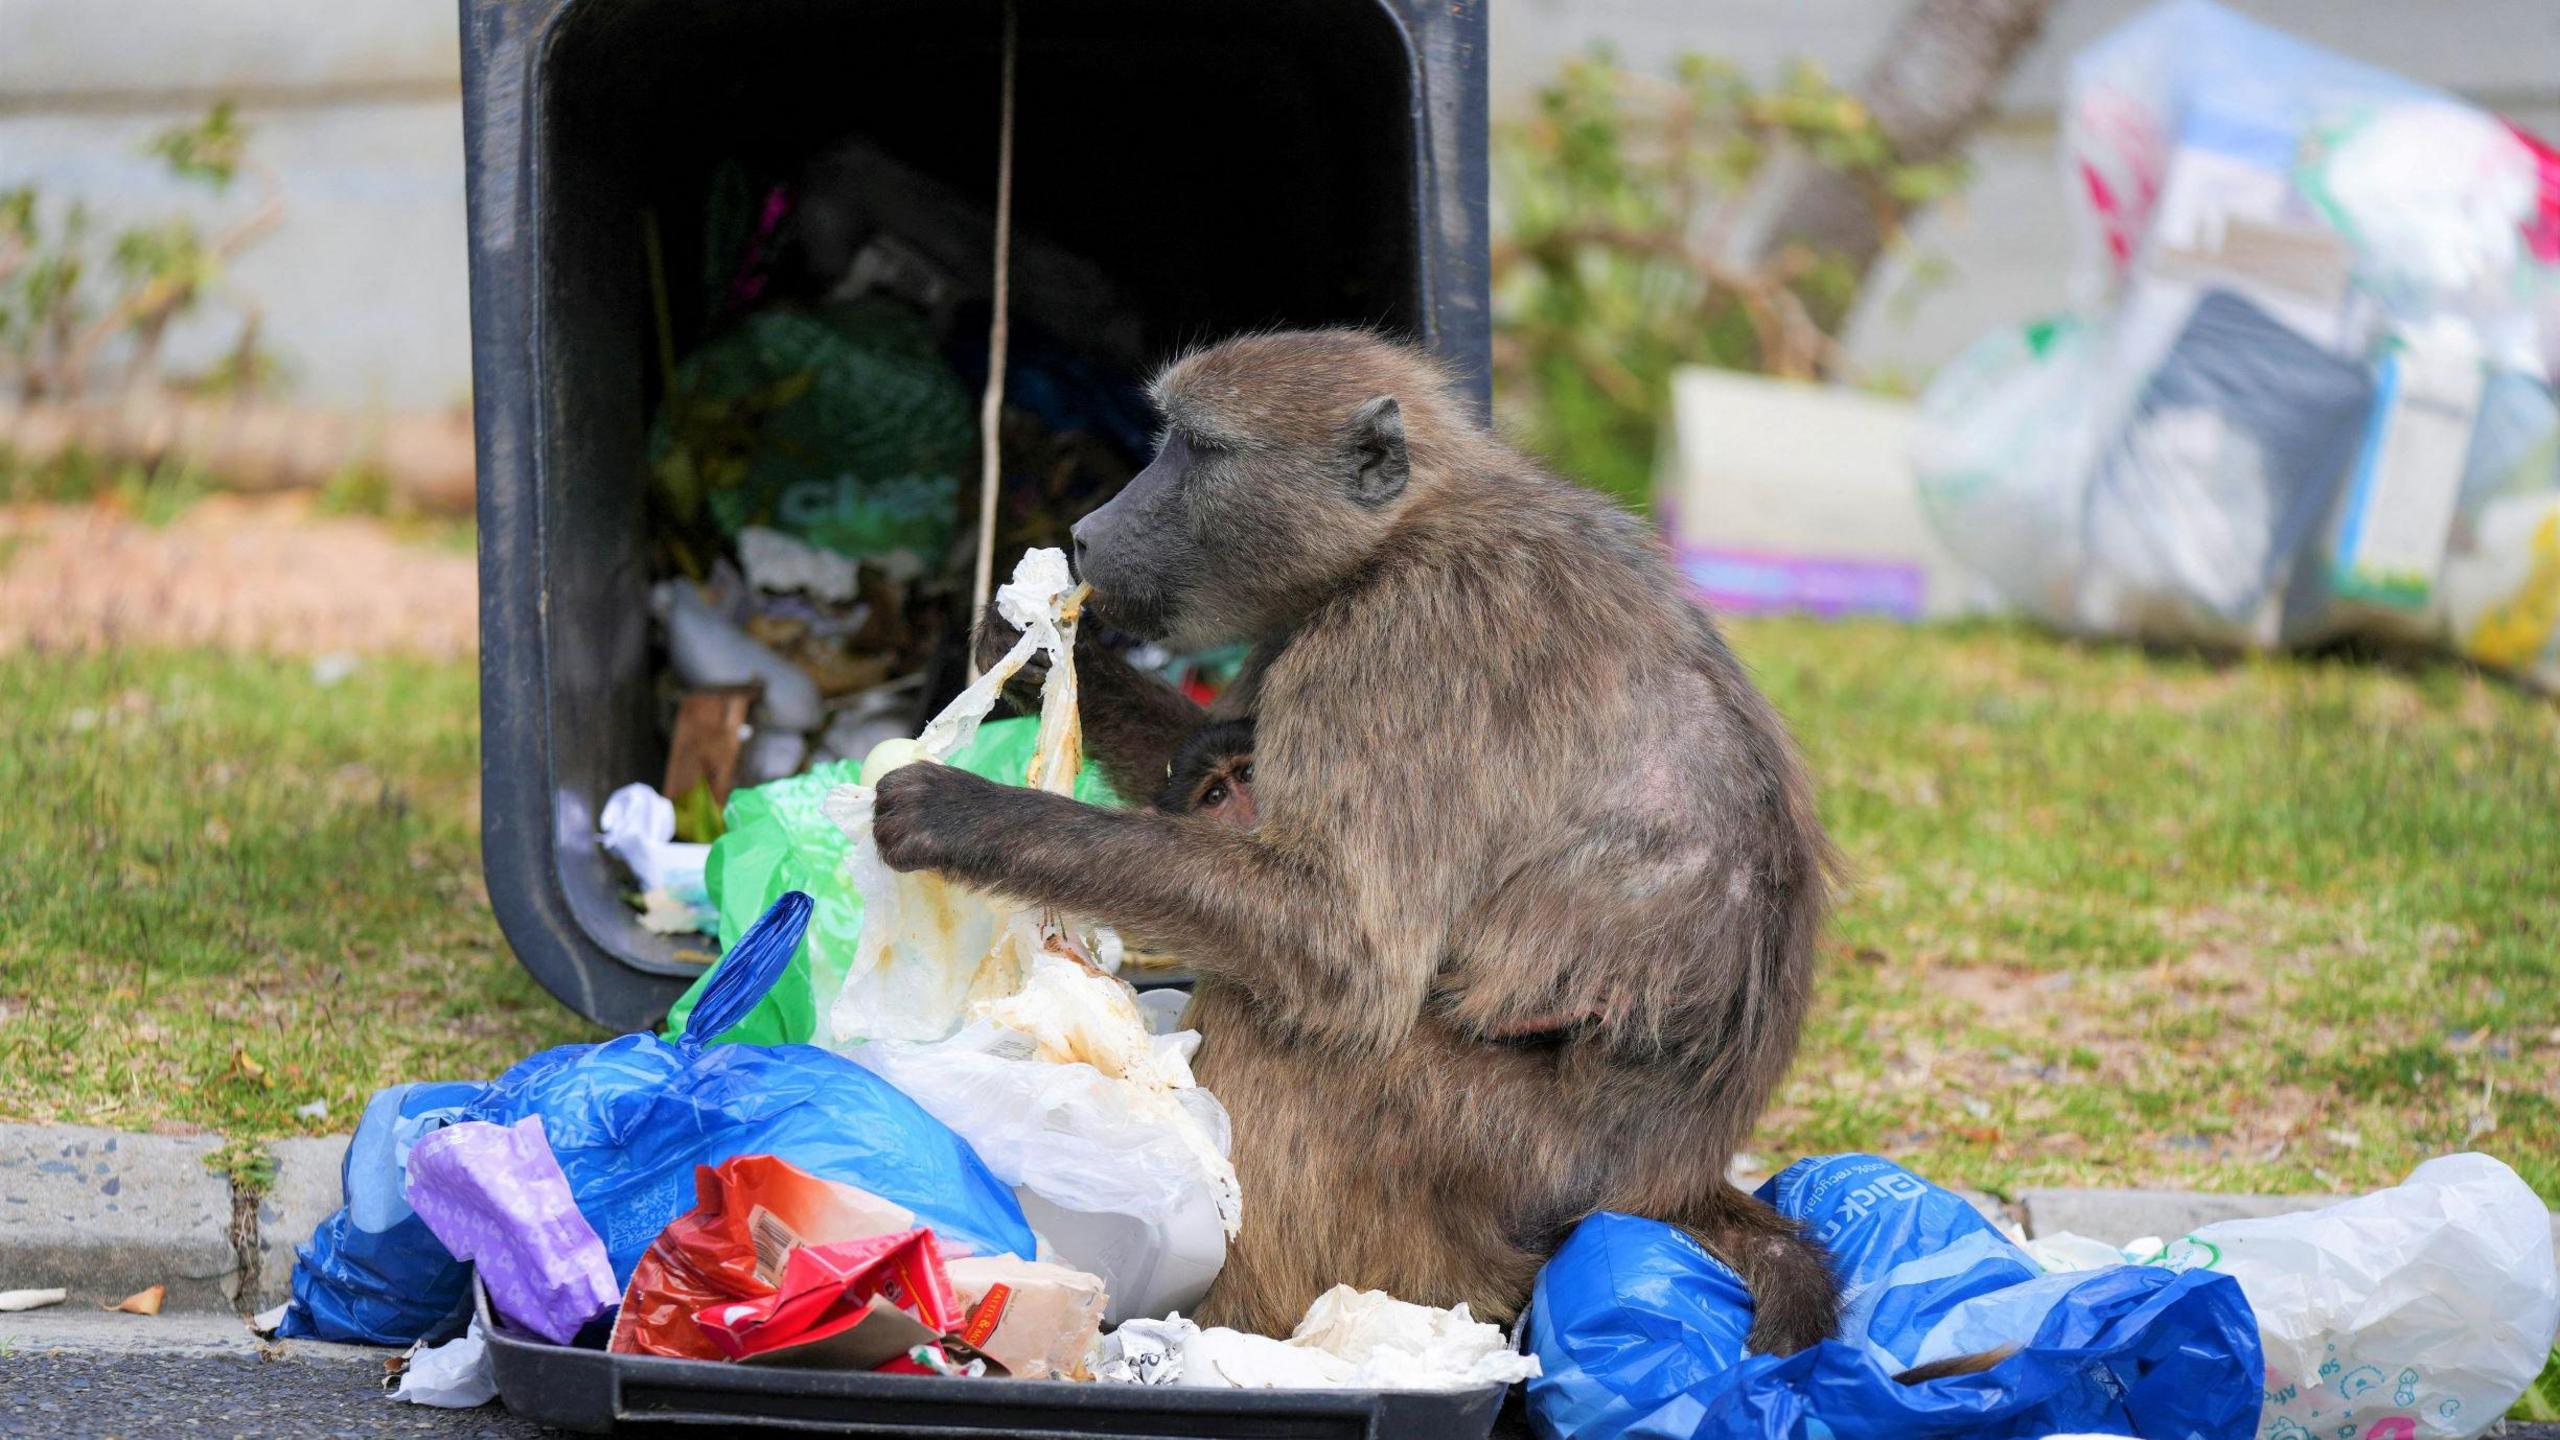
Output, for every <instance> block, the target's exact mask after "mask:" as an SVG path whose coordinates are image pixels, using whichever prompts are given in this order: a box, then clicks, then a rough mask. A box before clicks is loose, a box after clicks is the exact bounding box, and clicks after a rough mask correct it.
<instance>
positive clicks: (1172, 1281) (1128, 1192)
mask: <svg viewBox="0 0 2560 1440" xmlns="http://www.w3.org/2000/svg"><path fill="white" fill-rule="evenodd" d="M1082 600H1083V591H1082V590H1081V589H1080V588H1079V587H1078V586H1077V585H1076V583H1075V580H1074V577H1073V576H1072V575H1071V574H1070V573H1069V571H1068V568H1067V563H1066V556H1065V555H1064V554H1062V553H1061V552H1059V551H1056V550H1034V551H1031V552H1029V553H1027V554H1025V555H1024V556H1023V557H1022V560H1021V563H1020V564H1019V565H1018V566H1017V567H1016V568H1015V571H1014V574H1013V578H1012V579H1011V580H1010V581H1008V582H1007V583H1006V584H1004V585H1003V586H1000V587H999V588H998V589H997V591H996V605H997V608H998V609H999V610H1000V611H1001V612H1002V613H1003V615H1004V617H1005V618H1006V619H1007V620H1009V621H1011V622H1012V623H1013V624H1014V625H1015V626H1017V627H1019V628H1020V630H1021V632H1022V635H1021V638H1020V640H1018V641H1017V642H1016V643H1015V645H1014V646H1013V649H1012V650H1011V652H1010V653H1008V654H1007V655H1005V656H1004V657H1003V659H1001V660H1000V661H998V662H997V663H996V664H995V665H993V666H991V667H989V669H988V670H987V671H986V673H984V674H982V675H981V676H979V677H978V679H977V681H976V682H975V683H974V684H972V685H971V686H970V687H969V688H968V689H967V690H965V691H963V692H962V693H961V695H960V696H959V698H957V699H955V700H954V701H952V702H951V704H950V705H949V706H948V707H946V708H945V709H944V710H943V712H942V713H941V714H940V715H937V716H935V717H934V719H933V721H932V723H930V724H928V725H927V726H925V728H924V733H923V734H922V735H921V736H920V737H919V738H917V739H916V740H913V741H905V740H899V741H891V742H888V743H886V744H884V745H882V746H881V747H880V748H879V749H878V750H877V751H875V752H874V754H873V755H872V756H870V757H869V758H868V759H867V760H866V761H865V763H864V765H863V768H862V771H861V776H860V779H861V781H862V783H858V784H853V785H845V786H841V787H839V788H837V789H836V790H835V791H833V792H832V793H831V794H829V796H828V797H827V799H826V801H825V803H824V805H823V807H822V808H823V810H824V813H825V814H826V816H827V818H828V819H830V820H832V821H834V822H835V824H836V825H837V826H838V827H839V828H840V829H841V830H842V832H843V836H844V842H845V870H846V872H847V873H848V874H849V875H850V876H851V877H852V880H853V885H854V889H855V890H856V892H857V893H858V894H859V895H860V897H861V900H862V928H861V932H860V939H859V941H858V943H857V948H856V951H855V953H854V955H853V957H852V961H851V964H850V965H849V966H848V968H847V970H846V972H845V977H844V980H843V982H842V984H841V987H840V988H839V989H838V990H837V992H836V994H835V997H834V1001H833V1004H832V1005H831V1006H830V1007H829V1009H828V1025H829V1039H828V1042H827V1043H828V1044H829V1045H830V1046H831V1047H833V1048H835V1049H837V1050H839V1051H840V1052H841V1053H843V1054H845V1055H847V1056H849V1057H851V1058H852V1059H853V1060H854V1061H855V1062H856V1063H858V1064H860V1065H862V1066H864V1067H865V1068H867V1069H870V1070H872V1071H874V1072H875V1073H877V1074H879V1075H881V1076H882V1077H883V1078H885V1079H887V1080H889V1081H890V1082H891V1083H892V1084H894V1085H896V1086H897V1087H898V1088H899V1089H900V1090H902V1091H904V1092H905V1093H906V1094H908V1095H910V1096H913V1097H914V1098H915V1100H916V1102H917V1103H918V1104H920V1105H922V1106H924V1107H925V1109H926V1110H927V1111H929V1112H931V1113H932V1114H933V1115H934V1117H935V1118H937V1119H939V1120H941V1121H942V1122H943V1123H944V1124H947V1125H949V1126H951V1127H952V1129H953V1130H954V1131H956V1132H958V1133H959V1134H960V1136H961V1137H962V1138H963V1139H965V1140H967V1141H968V1142H969V1144H970V1146H971V1148H973V1149H974V1150H976V1151H977V1153H978V1155H979V1157H980V1158H982V1159H984V1160H985V1161H986V1162H987V1165H988V1167H989V1168H990V1169H992V1170H994V1171H995V1173H996V1174H997V1175H998V1176H999V1177H1001V1178H1003V1179H1004V1180H1005V1181H1006V1182H1007V1183H1009V1184H1011V1185H1013V1186H1015V1187H1016V1189H1017V1193H1018V1194H1019V1195H1020V1196H1021V1198H1022V1201H1023V1204H1024V1206H1025V1213H1026V1215H1029V1216H1030V1217H1032V1223H1033V1225H1034V1227H1035V1228H1037V1229H1038V1230H1039V1231H1040V1233H1041V1234H1042V1235H1044V1236H1046V1237H1047V1238H1048V1240H1049V1242H1050V1244H1051V1245H1053V1246H1054V1247H1055V1248H1056V1251H1057V1253H1058V1254H1059V1256H1061V1257H1062V1258H1064V1259H1065V1260H1067V1261H1068V1262H1070V1263H1072V1264H1075V1265H1078V1266H1080V1267H1082V1268H1084V1269H1087V1270H1090V1271H1092V1272H1093V1273H1095V1274H1097V1275H1099V1276H1101V1277H1102V1279H1103V1281H1104V1283H1105V1284H1106V1285H1107V1286H1108V1287H1109V1291H1110V1318H1112V1319H1114V1320H1119V1319H1126V1318H1129V1317H1132V1316H1141V1315H1157V1314H1163V1313H1165V1312H1166V1311H1170V1310H1179V1309H1183V1308H1186V1307H1188V1306H1190V1305H1193V1304H1196V1303H1197V1302H1198V1300H1199V1297H1200V1296H1201V1295H1203V1294H1205V1293H1206V1292H1207V1289H1208V1286H1209V1283H1210V1281H1212V1280H1213V1279H1215V1278H1216V1276H1217V1273H1218V1270H1219V1268H1220V1267H1221V1266H1223V1265H1224V1263H1225V1259H1226V1241H1227V1240H1228V1238H1230V1237H1232V1236H1233V1235H1234V1234H1235V1233H1236V1229H1237V1227H1238V1226H1239V1225H1240V1224H1241V1223H1242V1216H1243V1196H1242V1191H1241V1189H1240V1187H1239V1186H1238V1184H1237V1181H1236V1175H1235V1167H1234V1165H1233V1164H1232V1163H1231V1162H1230V1160H1229V1159H1228V1156H1227V1136H1228V1127H1227V1117H1226V1112H1225V1110H1224V1109H1223V1108H1221V1107H1220V1106H1219V1105H1218V1103H1217V1100H1216V1098H1215V1097H1213V1096H1211V1095H1210V1094H1209V1093H1208V1092H1207V1091H1205V1090H1202V1089H1200V1088H1199V1087H1198V1085H1197V1084H1196V1083H1195V1082H1194V1080H1193V1078H1192V1075H1191V1067H1190V1063H1189V1060H1190V1054H1191V1051H1192V1049H1193V1048H1194V1047H1195V1046H1196V1045H1197V1044H1198V1037H1197V1036H1191V1035H1179V1034H1177V1035H1168V1036H1156V1035H1152V1034H1150V1032H1149V1027H1148V1024H1147V1019H1146V1016H1145V1015H1144V1014H1142V1013H1141V1012H1140V1010H1139V1008H1138V1002H1137V998H1136V993H1135V992H1134V991H1132V990H1131V989H1130V988H1129V987H1128V986H1127V985H1126V984H1124V983H1122V982H1121V981H1119V980H1117V979H1114V978H1112V977H1111V976H1110V975H1109V974H1107V973H1105V966H1106V965H1107V964H1115V963H1116V958H1115V956H1116V952H1117V950H1118V948H1119V941H1118V937H1117V936H1116V935H1112V934H1111V933H1110V932H1109V931H1108V930H1106V929H1103V928H1102V927H1098V926H1092V925H1088V924H1084V923H1082V922H1079V921H1078V920H1076V919H1075V918H1073V917H1068V916H1060V915H1055V914H1051V913H1047V912H1044V911H1042V910H1040V909H1037V908H1032V909H1018V908H1016V907H1015V906H1013V905H1011V904H1010V903H1008V902H1005V901H1002V900H999V899H996V898H994V897H990V896H986V895H981V894H978V893H976V892H973V891H970V890H968V889H966V888H964V887H962V886H959V885H956V884H953V883H951V882H949V881H947V880H945V879H943V878H942V877H940V876H938V875H935V874H933V873H931V872H917V873H914V874H899V873H897V872H895V871H892V870H890V869H889V867H888V866H887V864H886V863H884V862H883V861H882V860H881V858H880V855H879V852H878V851H877V850H876V849H875V848H874V845H873V840H872V833H871V807H872V799H873V791H872V788H871V786H872V785H873V784H874V783H876V782H877V781H878V780H879V779H880V777H881V776H882V775H883V774H885V773H886V772H887V771H888V770H890V769H892V768H895V767H896V766H898V765H905V764H934V763H940V762H942V761H945V760H947V759H949V758H951V757H953V756H955V755H957V754H959V753H960V752H961V751H962V750H963V748H964V747H966V746H968V745H969V744H970V742H971V741H972V740H973V739H974V738H975V737H976V735H977V734H978V733H979V727H980V724H981V722H982V721H983V720H984V718H985V716H986V714H987V712H988V710H989V709H990V708H991V707H993V705H994V704H995V701H996V698H997V697H998V695H1000V694H1001V693H1002V691H1003V688H1004V686H1005V684H1006V682H1007V681H1008V680H1010V679H1011V678H1012V676H1013V675H1014V674H1015V673H1016V672H1017V671H1019V670H1020V669H1021V668H1022V667H1023V666H1024V665H1025V664H1027V663H1029V662H1030V660H1031V659H1032V658H1033V656H1035V655H1042V656H1045V657H1046V658H1047V660H1048V673H1047V675H1046V676H1045V677H1044V679H1043V681H1042V687H1041V704H1040V723H1039V726H1038V729H1037V730H1036V731H1035V732H1034V735H1033V745H1032V754H1031V756H1030V759H1029V763H1028V765H1027V766H1026V768H1025V775H1024V778H1025V781H1026V783H1028V784H1030V785H1032V786H1034V787H1036V788H1042V789H1046V790H1049V791H1052V792H1054V793H1060V794H1065V793H1070V792H1071V791H1072V789H1073V788H1074V786H1075V784H1076V781H1077V778H1078V776H1079V774H1080V770H1081V765H1082V755H1081V753H1080V746H1079V743H1078V730H1077V721H1076V675H1075V660H1074V656H1075V636H1076V615H1077V610H1078V608H1079V607H1080V606H1081V604H1082ZM964 1026H965V1028H962V1027H964Z"/></svg>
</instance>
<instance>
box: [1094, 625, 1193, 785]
mask: <svg viewBox="0 0 2560 1440" xmlns="http://www.w3.org/2000/svg"><path fill="white" fill-rule="evenodd" d="M1076 688H1077V690H1078V692H1079V696H1080V699H1081V701H1082V703H1081V704H1079V705H1078V706H1077V718H1078V719H1079V720H1080V721H1082V723H1083V726H1084V748H1085V753H1087V754H1089V755H1091V756H1092V757H1093V761H1094V763H1095V764H1096V765H1099V766H1101V767H1102V774H1103V778H1105V779H1107V780H1109V781H1110V782H1111V788H1112V789H1114V790H1116V791H1118V792H1119V793H1120V795H1121V796H1122V798H1124V799H1127V800H1130V801H1132V802H1137V801H1143V800H1145V799H1146V797H1148V796H1150V795H1153V794H1155V793H1156V792H1157V791H1158V790H1161V789H1163V788H1164V777H1165V772H1166V770H1167V768H1168V767H1169V766H1171V765H1172V763H1173V752H1174V751H1175V750H1176V749H1178V748H1180V747H1181V745H1182V742H1183V741H1184V740H1185V739H1187V738H1188V737H1189V736H1190V734H1191V732H1192V731H1194V730H1197V729H1199V728H1200V727H1201V726H1202V725H1205V724H1207V723H1208V721H1209V713H1208V712H1207V711H1205V710H1203V709H1201V708H1200V707H1199V706H1198V705H1196V704H1194V703H1193V702H1192V700H1191V697H1189V696H1187V695H1185V694H1183V693H1182V692H1181V691H1179V690H1176V689H1174V688H1173V687H1172V686H1171V685H1168V684H1166V683H1165V682H1164V681H1162V680H1160V679H1158V678H1156V677H1155V676H1153V675H1149V674H1147V673H1146V672H1144V671H1142V670H1140V669H1138V667H1136V666H1134V665H1132V664H1130V663H1129V662H1128V661H1126V660H1124V659H1122V658H1121V657H1120V656H1119V655H1117V654H1115V653H1113V652H1112V651H1111V650H1110V649H1108V648H1107V647H1105V646H1102V645H1094V644H1085V643H1082V642H1079V643H1078V644H1077V646H1076Z"/></svg>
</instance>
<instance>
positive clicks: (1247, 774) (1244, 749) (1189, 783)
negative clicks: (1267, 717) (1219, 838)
mask: <svg viewBox="0 0 2560 1440" xmlns="http://www.w3.org/2000/svg"><path fill="white" fill-rule="evenodd" d="M1155 806H1156V808H1157V809H1158V810H1161V811H1163V812H1164V813H1166V814H1167V815H1205V816H1207V817H1209V818H1210V819H1212V820H1215V821H1218V822H1219V823H1221V824H1225V825H1233V826H1235V827H1236V828H1237V829H1239V830H1250V829H1252V828H1253V822H1254V818H1255V817H1254V809H1253V722H1252V721H1251V720H1213V721H1211V722H1209V723H1208V724H1206V725H1203V726H1201V727H1200V728H1199V729H1198V730H1196V731H1193V732H1192V735H1191V738H1190V739H1188V740H1185V741H1183V742H1182V748H1181V749H1179V750H1176V751H1175V752H1173V759H1172V761H1171V762H1170V763H1169V764H1168V765H1167V766H1166V768H1165V777H1164V788H1163V789H1162V790H1160V791H1158V792H1156V800H1155Z"/></svg>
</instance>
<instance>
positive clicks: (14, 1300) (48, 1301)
mask: <svg viewBox="0 0 2560 1440" xmlns="http://www.w3.org/2000/svg"><path fill="white" fill-rule="evenodd" d="M70 1298H71V1292H70V1291H68V1290H58V1289H57V1290H0V1312H5V1311H12V1310H41V1309H43V1308H44V1307H46V1306H47V1305H59V1304H61V1303H62V1302H63V1301H65V1300H68V1299H70Z"/></svg>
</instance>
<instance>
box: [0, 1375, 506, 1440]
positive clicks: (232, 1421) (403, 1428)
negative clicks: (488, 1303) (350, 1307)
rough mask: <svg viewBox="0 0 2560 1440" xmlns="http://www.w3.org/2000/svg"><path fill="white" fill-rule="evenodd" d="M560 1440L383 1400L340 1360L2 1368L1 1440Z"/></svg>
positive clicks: (469, 1415) (500, 1411) (486, 1409)
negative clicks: (533, 1439)
mask: <svg viewBox="0 0 2560 1440" xmlns="http://www.w3.org/2000/svg"><path fill="white" fill-rule="evenodd" d="M552 1433H555V1432H552V1431H548V1430H545V1429H543V1428H542V1427H541V1426H539V1425H534V1424H530V1423H528V1422H526V1421H522V1420H518V1419H516V1418H515V1417H514V1416H512V1415H509V1414H507V1413H506V1410H505V1407H503V1406H499V1405H486V1406H482V1407H481V1408H479V1409H477V1410H431V1409H427V1408H425V1407H423V1406H418V1405H404V1404H401V1403H399V1402H397V1401H394V1400H393V1399H392V1398H391V1397H390V1396H389V1395H388V1394H386V1393H385V1392H384V1391H383V1389H382V1386H381V1383H380V1380H379V1379H378V1377H377V1375H368V1374H366V1373H365V1372H364V1371H363V1370H362V1369H360V1368H358V1367H356V1366H352V1365H343V1364H321V1363H314V1362H311V1361H303V1360H260V1359H257V1358H254V1357H250V1358H242V1357H240V1356H236V1355H39V1356H28V1355H13V1356H10V1357H9V1358H7V1359H5V1360H0V1436H6V1437H8V1440H19V1437H21V1436H23V1437H26V1440H56V1437H61V1440H152V1437H157V1436H163V1435H170V1436H201V1437H206V1440H223V1437H232V1436H238V1437H242V1440H270V1437H273V1440H301V1437H306V1436H308V1437H313V1440H318V1437H324V1436H340V1435H345V1436H372V1435H399V1436H435V1437H438V1440H465V1437H469V1440H483V1437H486V1440H500V1437H504V1440H516V1437H519V1436H536V1435H549V1434H552Z"/></svg>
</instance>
